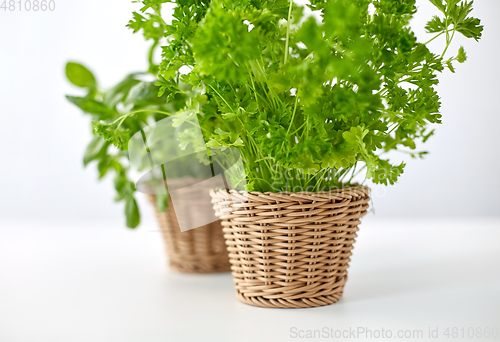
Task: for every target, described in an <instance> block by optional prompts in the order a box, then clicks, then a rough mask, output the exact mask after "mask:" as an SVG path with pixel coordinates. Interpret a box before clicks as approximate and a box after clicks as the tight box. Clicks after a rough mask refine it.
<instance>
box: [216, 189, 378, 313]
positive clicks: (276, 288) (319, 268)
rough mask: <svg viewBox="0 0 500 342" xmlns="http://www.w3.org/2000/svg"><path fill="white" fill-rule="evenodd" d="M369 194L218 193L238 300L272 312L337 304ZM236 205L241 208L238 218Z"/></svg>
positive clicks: (343, 191)
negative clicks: (233, 209) (275, 309)
mask: <svg viewBox="0 0 500 342" xmlns="http://www.w3.org/2000/svg"><path fill="white" fill-rule="evenodd" d="M369 191H370V190H369V189H368V188H361V187H353V188H347V189H340V190H336V191H329V192H322V193H288V192H283V193H260V192H250V193H245V192H237V191H230V192H227V191H225V190H218V191H212V192H211V195H212V203H213V204H214V210H215V212H216V214H217V216H219V217H223V221H222V226H223V231H224V237H225V239H226V244H227V249H228V252H229V260H230V263H231V270H232V273H233V276H234V282H235V285H236V293H237V296H238V298H239V299H240V300H241V301H242V302H244V303H247V304H251V305H255V306H261V307H268V308H306V307H316V306H323V305H328V304H332V303H335V302H336V301H338V300H339V299H340V297H341V296H342V293H343V289H344V285H345V283H346V281H347V268H348V267H349V265H348V263H349V261H350V258H349V257H350V256H351V250H352V248H353V243H354V241H355V240H354V239H355V238H356V232H357V230H358V224H359V223H360V219H361V218H362V217H363V216H364V215H365V214H366V212H367V209H368V207H369V205H368V202H369ZM231 206H234V207H235V208H238V209H236V210H235V211H234V212H233V213H231Z"/></svg>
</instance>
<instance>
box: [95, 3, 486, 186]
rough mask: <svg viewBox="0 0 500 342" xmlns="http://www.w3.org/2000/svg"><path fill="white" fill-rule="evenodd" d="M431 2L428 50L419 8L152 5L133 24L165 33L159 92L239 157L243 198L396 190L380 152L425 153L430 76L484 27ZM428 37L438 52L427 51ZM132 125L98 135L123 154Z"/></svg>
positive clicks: (431, 102)
mask: <svg viewBox="0 0 500 342" xmlns="http://www.w3.org/2000/svg"><path fill="white" fill-rule="evenodd" d="M165 2H172V3H175V9H174V20H172V22H171V23H166V22H165V21H163V20H160V18H161V12H159V11H157V10H156V8H157V7H158V6H160V5H161V4H162V3H165ZM431 2H432V3H433V4H434V5H435V6H436V7H437V8H438V10H439V11H440V12H441V15H440V16H436V17H434V18H432V19H431V20H430V21H429V22H428V24H427V26H426V29H427V31H428V32H429V33H431V34H433V37H432V38H431V39H430V40H429V41H428V42H425V43H422V42H419V41H418V40H417V39H416V37H415V34H414V32H413V31H412V28H411V27H410V20H411V19H412V18H413V16H414V15H415V13H416V12H417V7H416V5H415V0H329V1H326V0H323V1H321V0H312V1H310V4H308V5H307V6H308V7H309V8H310V9H311V10H312V11H313V12H314V14H315V16H306V15H305V13H306V11H304V8H303V7H301V6H300V5H298V4H296V3H294V2H293V1H285V0H274V1H260V0H257V1H255V0H252V1H249V0H246V1H245V0H239V1H229V0H214V1H212V2H209V1H164V0H160V1H158V0H156V1H155V0H148V1H142V3H143V6H144V7H143V10H151V9H153V10H154V13H155V14H154V15H151V16H149V17H148V18H149V19H146V17H138V16H137V18H136V20H135V21H134V24H133V25H134V26H133V27H134V29H136V30H137V29H141V28H142V29H143V30H144V32H150V31H151V32H153V31H154V30H153V29H152V28H151V27H150V26H148V25H147V24H146V22H147V20H156V21H157V25H153V27H158V25H160V26H161V27H163V29H164V32H165V36H166V38H167V43H166V44H165V45H164V46H163V47H162V51H163V52H162V61H161V63H160V65H159V67H158V73H159V75H158V76H159V80H158V82H157V84H156V85H157V86H158V87H159V90H160V92H159V94H160V95H161V96H166V101H168V102H169V103H171V102H172V101H174V100H175V97H176V96H179V95H180V96H183V98H184V99H185V102H184V105H185V108H184V110H190V109H192V110H195V111H196V112H197V113H199V114H198V117H199V120H200V123H201V126H202V129H203V132H204V135H205V140H206V141H207V143H208V146H209V147H210V146H212V147H232V148H236V149H238V150H239V152H240V153H241V155H242V158H243V162H244V165H245V172H246V177H247V179H246V180H247V183H248V190H258V191H274V192H278V191H283V190H287V191H304V190H305V191H320V190H328V189H331V188H337V187H341V186H347V185H349V184H350V183H351V181H352V180H353V179H354V177H355V175H357V174H358V173H359V172H365V174H366V179H371V180H372V181H373V182H374V183H380V184H386V185H387V184H394V183H395V182H396V181H397V180H398V178H399V177H400V175H401V174H402V173H403V170H404V166H405V164H404V163H401V164H399V165H393V164H391V163H390V161H389V160H388V159H387V157H385V158H384V155H385V154H386V153H388V152H390V151H400V152H404V153H408V154H410V155H411V156H413V157H423V156H424V155H425V154H426V152H425V151H424V152H420V151H417V150H416V148H417V145H419V144H421V143H424V142H426V141H427V140H428V139H429V138H430V137H431V136H432V135H433V133H434V131H433V130H432V129H431V126H432V124H438V123H441V114H440V113H439V110H440V106H441V104H440V97H439V95H438V94H437V92H436V90H435V87H436V85H437V84H438V83H439V81H438V78H437V75H438V74H439V73H440V72H442V71H443V70H444V69H445V68H448V69H449V70H451V71H452V72H455V65H454V62H455V61H458V62H460V63H463V62H464V61H465V60H466V54H465V50H464V49H463V47H461V48H460V49H459V51H458V54H457V55H456V56H449V55H448V52H449V51H448V50H449V47H450V44H451V42H452V41H453V39H454V37H455V35H456V34H457V33H459V34H462V35H464V36H465V37H467V38H472V39H474V40H478V39H479V38H480V37H481V33H482V30H483V27H482V26H481V25H480V21H479V19H477V18H474V17H472V16H470V14H471V11H472V5H473V2H472V1H460V0H446V1H442V0H431ZM318 18H319V19H318ZM148 34H151V35H152V36H154V34H153V33H148ZM434 40H440V41H442V42H443V45H442V46H443V48H442V52H441V53H440V54H435V53H433V52H431V51H430V50H429V48H428V47H427V45H428V44H429V43H430V42H431V41H434ZM186 70H187V71H186ZM95 110H96V111H100V109H99V108H96V109H95ZM138 117H139V116H137V115H130V114H127V115H124V116H122V117H121V118H122V119H123V120H122V121H120V120H121V119H119V120H118V121H116V119H114V116H113V118H104V121H105V122H106V124H105V125H106V126H104V125H98V126H96V127H97V129H96V132H97V133H98V134H100V135H101V136H103V137H105V138H106V139H107V141H109V142H111V143H114V144H116V145H117V146H119V147H124V146H123V145H124V142H125V141H122V140H123V138H124V137H126V136H127V133H126V132H123V131H122V129H125V128H127V127H126V124H125V122H127V123H128V122H129V121H130V122H132V123H133V122H135V121H136V120H139V119H138ZM125 119H126V120H125ZM128 134H129V133H128Z"/></svg>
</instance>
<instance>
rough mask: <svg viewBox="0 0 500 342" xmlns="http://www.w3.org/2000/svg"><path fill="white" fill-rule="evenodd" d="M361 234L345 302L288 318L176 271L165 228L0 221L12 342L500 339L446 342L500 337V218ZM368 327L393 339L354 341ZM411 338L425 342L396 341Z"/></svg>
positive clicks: (379, 225)
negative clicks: (169, 260)
mask: <svg viewBox="0 0 500 342" xmlns="http://www.w3.org/2000/svg"><path fill="white" fill-rule="evenodd" d="M360 228H361V230H360V232H359V237H358V241H357V243H356V245H355V249H354V255H353V257H352V261H351V268H350V269H349V281H348V282H347V285H346V289H345V293H344V296H343V298H342V299H341V300H340V301H339V302H337V303H336V304H333V305H330V306H326V307H320V308H312V309H292V310H286V309H263V308H257V307H252V306H249V305H245V304H242V303H240V302H239V301H238V300H237V299H236V297H235V295H234V289H233V283H232V278H231V275H230V274H229V273H226V274H216V275H185V274H180V273H176V272H173V271H170V270H168V269H167V267H166V259H165V254H164V251H163V243H162V241H161V237H160V233H159V232H158V230H157V228H156V226H155V224H154V222H149V223H146V224H144V225H142V226H141V227H140V228H139V229H138V230H135V231H133V230H128V229H126V228H123V227H122V226H121V224H120V222H114V223H109V222H108V223H106V222H86V223H85V222H28V221H16V222H5V221H0V341H1V342H17V341H19V342H45V341H51V342H52V341H64V342H66V341H68V342H79V341H85V342H87V341H92V342H100V341H103V342H114V341H117V342H127V341H141V342H156V341H169V342H170V341H172V342H177V341H217V342H223V341H231V342H235V341H259V342H260V341H272V342H279V341H298V340H320V341H334V340H337V341H339V340H344V341H346V340H360V341H367V340H377V341H383V340H393V341H396V340H405V341H406V340H408V341H500V339H499V338H497V339H495V338H488V339H485V338H478V337H477V335H476V336H475V337H473V338H470V339H469V338H461V337H460V336H458V337H457V338H451V337H450V338H446V336H444V333H445V332H446V328H448V327H450V328H453V327H456V328H458V329H461V328H464V329H466V330H465V331H466V332H467V331H469V333H470V332H471V330H468V329H469V328H474V329H476V328H478V327H479V328H480V329H485V328H490V329H492V328H497V329H500V219H480V218H477V219H440V220H416V221H415V220H392V221H387V220H381V219H378V218H377V217H376V216H373V215H370V216H369V217H367V218H366V219H365V221H364V222H363V224H362V225H361V227H360ZM363 328H365V329H368V330H371V331H372V334H377V331H378V332H379V333H381V330H382V329H384V331H385V333H384V334H385V335H384V336H387V335H388V332H387V331H390V332H391V334H392V339H388V338H385V339H383V338H378V339H374V338H373V339H371V338H367V335H366V334H363V333H360V334H359V335H357V336H356V335H352V334H351V335H346V332H345V331H348V332H349V330H350V331H358V329H363ZM429 328H431V329H432V330H433V331H435V329H438V333H439V337H438V338H429V336H428V335H429ZM330 329H333V332H332V330H330ZM314 330H319V332H318V331H316V332H315V331H314ZM325 330H326V331H327V333H326V334H335V333H336V332H335V331H337V330H339V331H341V333H342V334H344V337H343V338H338V339H335V338H330V337H331V336H330V335H325ZM407 330H409V331H410V332H413V331H414V330H416V331H417V332H416V336H418V334H419V332H418V331H419V330H420V331H422V333H423V338H415V339H412V338H408V339H404V338H397V336H395V335H396V334H398V333H400V332H401V333H403V334H409V332H408V331H407ZM359 331H361V330H359ZM450 331H451V330H450ZM481 331H484V330H481ZM313 333H316V334H318V333H322V334H323V335H322V336H319V338H318V339H307V338H300V336H307V334H313ZM337 334H338V333H337ZM367 334H368V333H367ZM316 336H318V335H316Z"/></svg>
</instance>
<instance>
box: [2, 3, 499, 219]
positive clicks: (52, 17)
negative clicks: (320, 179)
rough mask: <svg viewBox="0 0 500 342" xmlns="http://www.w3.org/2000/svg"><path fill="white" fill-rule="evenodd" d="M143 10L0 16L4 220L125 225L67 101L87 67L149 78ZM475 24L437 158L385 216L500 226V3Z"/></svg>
mask: <svg viewBox="0 0 500 342" xmlns="http://www.w3.org/2000/svg"><path fill="white" fill-rule="evenodd" d="M419 4H420V6H421V8H422V11H421V13H420V14H419V15H418V16H417V18H416V19H415V20H414V26H415V29H416V31H417V33H418V35H419V37H420V40H421V41H424V40H427V38H428V36H427V35H426V34H425V33H424V31H423V26H424V23H425V20H426V19H429V18H430V17H431V16H432V15H434V14H436V12H435V11H434V10H433V8H432V7H431V5H430V4H429V3H428V2H427V1H420V2H419ZM138 8H139V5H138V4H132V3H130V2H129V1H123V0H106V1H97V0H88V1H71V2H69V1H62V0H56V10H55V11H54V12H8V11H7V12H4V11H2V10H0V75H1V76H0V99H1V101H0V104H1V107H0V115H1V121H0V141H1V144H0V186H1V187H0V188H1V196H0V218H6V219H7V218H8V219H13V218H19V217H24V218H33V219H40V220H45V219H78V220H82V219H99V218H107V219H116V220H121V222H123V217H122V210H123V209H122V205H121V204H120V205H116V204H114V203H113V200H112V199H113V197H114V192H113V191H114V190H113V187H112V184H111V180H110V179H108V180H105V181H104V183H97V182H96V179H97V174H96V171H95V165H91V166H90V167H89V168H88V169H87V170H83V167H82V162H81V159H82V154H83V151H84V149H85V146H86V143H87V142H88V141H89V138H90V127H89V125H90V123H89V120H88V117H84V116H83V114H82V113H81V112H80V111H79V109H77V108H76V107H74V106H73V105H71V104H69V103H68V102H67V101H66V99H65V98H64V95H65V94H68V93H69V94H76V95H79V94H80V92H79V89H75V88H74V87H72V86H71V85H69V84H68V82H67V81H66V80H65V77H64V65H65V62H66V61H68V60H77V61H82V62H84V63H85V64H86V65H87V66H88V67H89V68H91V69H92V70H93V71H94V73H95V74H96V75H97V78H98V81H99V82H100V84H101V85H103V86H105V87H106V86H110V85H113V84H114V83H115V82H117V81H119V80H120V79H121V77H123V76H124V75H125V74H126V73H128V72H130V71H137V70H143V69H144V68H145V66H146V49H147V46H148V45H147V44H146V43H144V42H143V39H142V37H141V36H140V35H133V34H132V31H131V30H129V29H127V28H126V27H125V25H126V24H127V22H128V20H129V19H130V18H131V12H132V11H133V10H137V9H138ZM474 14H475V15H476V16H478V17H480V18H481V19H482V21H483V23H484V25H485V31H484V37H483V39H482V41H481V42H480V43H478V44H476V43H475V42H474V41H469V40H465V39H459V40H458V44H463V45H464V46H465V48H466V50H467V52H468V56H469V61H468V62H467V63H466V64H464V65H459V66H458V67H457V73H456V74H451V73H450V72H445V73H444V74H442V75H440V79H441V85H440V86H439V91H440V94H441V96H442V103H443V106H442V114H443V117H444V119H443V121H444V124H443V125H441V126H438V127H436V136H435V137H433V138H431V139H430V141H429V142H428V143H427V144H426V145H425V146H422V148H421V149H422V150H429V151H430V152H431V154H430V155H429V156H428V157H426V159H424V160H409V162H408V165H407V167H406V172H405V174H404V175H403V177H402V178H401V181H400V182H399V183H398V184H397V185H396V186H392V187H389V188H384V187H382V188H380V189H379V188H377V189H375V191H374V196H373V197H374V207H375V210H376V214H377V216H380V217H393V216H411V217H415V216H432V217H435V216H445V217H447V216H492V215H499V214H500V210H499V203H500V200H499V196H498V192H499V190H500V178H499V177H498V175H499V174H500V161H499V159H498V157H499V151H500V147H499V146H500V144H499V143H498V129H499V127H500V115H498V112H499V108H500V96H499V95H498V93H499V90H500V87H499V84H498V82H499V80H500V66H499V62H498V56H499V55H500V48H499V45H498V42H499V41H500V21H499V20H498V15H499V14H500V1H497V0H478V1H476V4H475V12H474ZM440 44H442V42H439V43H436V44H435V45H433V47H436V50H435V52H438V51H440V49H439V50H438V47H439V46H440ZM458 44H457V45H455V46H453V47H452V48H451V50H452V51H456V50H457V49H458V46H459V45H458ZM406 159H408V158H406ZM141 200H143V199H141ZM142 204H143V205H142V209H143V210H142V211H143V212H144V213H145V214H146V215H147V214H150V213H149V211H148V210H147V209H146V208H144V207H145V203H144V202H143V203H142Z"/></svg>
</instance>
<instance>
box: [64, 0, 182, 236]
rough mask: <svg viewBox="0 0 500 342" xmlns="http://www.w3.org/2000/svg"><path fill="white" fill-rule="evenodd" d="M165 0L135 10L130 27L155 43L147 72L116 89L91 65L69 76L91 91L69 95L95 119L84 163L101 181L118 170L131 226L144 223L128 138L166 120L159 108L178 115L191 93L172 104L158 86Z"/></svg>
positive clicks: (74, 68)
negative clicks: (101, 80)
mask: <svg viewBox="0 0 500 342" xmlns="http://www.w3.org/2000/svg"><path fill="white" fill-rule="evenodd" d="M161 2H162V1H148V2H145V4H144V5H145V7H146V8H144V11H146V10H148V9H149V11H147V13H144V11H142V12H141V14H140V13H134V14H133V19H132V20H131V21H130V22H129V24H128V25H127V26H128V27H129V28H131V29H132V30H134V32H141V33H142V34H143V36H144V38H145V39H146V40H149V41H151V42H152V44H151V48H150V50H149V52H148V60H149V67H148V70H147V71H146V72H137V73H132V74H130V75H127V76H126V77H125V78H124V79H123V80H121V81H120V82H119V83H118V84H116V85H115V86H113V87H111V88H110V89H101V88H100V87H99V85H98V82H97V81H96V78H95V77H94V75H93V74H92V72H91V71H90V70H88V69H87V68H86V67H85V66H83V65H81V64H79V63H76V62H69V63H67V65H66V76H67V78H68V80H69V81H70V82H71V83H72V84H74V85H76V86H78V87H81V88H84V89H85V90H86V95H85V96H83V97H80V96H67V99H68V100H69V101H70V102H71V103H73V104H74V105H76V106H77V107H79V108H80V109H81V110H82V111H83V112H84V113H86V114H87V115H89V117H90V119H91V121H92V128H93V133H94V137H93V139H92V141H91V142H90V143H89V145H88V146H87V149H86V150H85V153H84V157H83V163H84V165H85V166H87V165H88V164H91V163H94V162H95V164H96V167H97V170H98V172H99V178H100V179H102V178H104V177H105V176H106V175H108V174H113V180H114V182H113V183H114V187H115V190H116V193H117V195H116V198H115V200H116V201H123V202H124V203H125V217H126V223H127V226H128V227H130V228H135V227H137V226H138V225H139V223H140V211H139V207H138V205H137V201H136V199H135V197H134V196H135V192H136V189H135V185H134V182H132V181H131V180H130V178H129V172H130V166H129V161H128V155H127V153H126V152H124V151H125V150H126V149H127V146H128V141H129V139H130V137H131V136H132V135H134V134H135V133H136V132H138V131H139V130H140V129H141V128H142V127H143V126H145V125H146V124H147V123H148V122H151V121H157V120H160V119H162V118H163V117H164V116H163V115H160V114H158V112H164V113H167V112H168V113H175V111H176V110H178V109H179V108H182V107H184V106H185V98H186V95H182V94H179V95H175V94H174V96H171V100H170V101H169V102H170V103H167V100H166V98H167V96H168V95H170V93H169V92H167V93H166V94H165V95H163V96H158V93H159V90H160V87H159V86H156V85H155V82H156V78H157V72H158V68H159V66H158V64H155V63H154V53H155V51H156V50H158V48H159V45H160V41H161V40H162V39H163V37H164V28H165V24H164V22H163V19H162V18H161V16H160V10H161V8H160V4H161ZM163 2H164V1H163ZM146 3H147V4H146ZM148 79H149V80H148ZM124 114H127V115H124ZM133 114H136V115H133ZM125 119H127V120H125ZM166 206H167V198H166V196H158V198H157V207H158V209H159V210H160V211H164V210H165V209H166Z"/></svg>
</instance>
